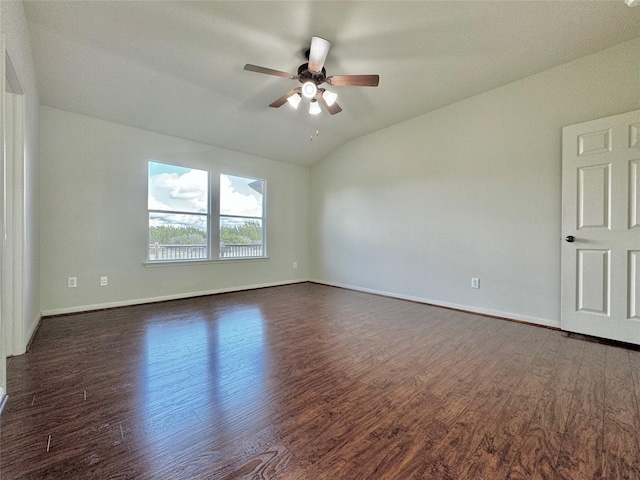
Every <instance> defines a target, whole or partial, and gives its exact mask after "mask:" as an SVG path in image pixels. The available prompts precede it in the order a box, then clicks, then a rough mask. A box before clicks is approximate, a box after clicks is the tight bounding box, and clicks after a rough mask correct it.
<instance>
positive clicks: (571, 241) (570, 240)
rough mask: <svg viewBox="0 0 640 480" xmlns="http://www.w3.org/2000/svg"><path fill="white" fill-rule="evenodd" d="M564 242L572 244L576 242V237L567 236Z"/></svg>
mask: <svg viewBox="0 0 640 480" xmlns="http://www.w3.org/2000/svg"><path fill="white" fill-rule="evenodd" d="M565 240H566V241H567V242H569V243H573V242H575V240H576V237H574V236H573V235H569V236H568V237H567V238H565Z"/></svg>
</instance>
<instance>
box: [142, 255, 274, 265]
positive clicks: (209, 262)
mask: <svg viewBox="0 0 640 480" xmlns="http://www.w3.org/2000/svg"><path fill="white" fill-rule="evenodd" d="M267 260H269V257H247V258H220V259H215V260H209V259H207V260H165V261H158V262H148V261H147V262H142V265H143V266H144V267H151V268H155V267H185V266H191V265H212V264H220V263H245V262H266V261H267Z"/></svg>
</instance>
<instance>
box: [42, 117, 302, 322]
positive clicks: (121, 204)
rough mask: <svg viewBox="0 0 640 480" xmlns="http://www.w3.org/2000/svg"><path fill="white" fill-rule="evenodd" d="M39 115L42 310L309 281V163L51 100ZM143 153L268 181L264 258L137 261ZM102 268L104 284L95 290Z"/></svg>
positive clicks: (143, 202)
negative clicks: (73, 280) (102, 116)
mask: <svg viewBox="0 0 640 480" xmlns="http://www.w3.org/2000/svg"><path fill="white" fill-rule="evenodd" d="M40 122H41V123H40V146H41V164H42V165H41V168H42V169H41V179H42V182H41V190H40V194H41V234H42V236H41V290H42V295H41V298H42V310H43V314H45V315H47V314H55V313H62V312H70V311H78V310H86V309H92V308H99V307H105V306H113V305H125V304H131V303H137V302H140V301H149V300H157V299H164V298H177V297H180V296H192V295H196V294H198V293H208V292H217V291H225V290H235V289H242V288H245V287H251V286H261V285H273V284H279V283H287V282H295V281H303V280H306V279H307V278H308V247H309V241H308V231H309V227H308V189H309V170H308V169H307V168H302V167H297V166H293V165H289V164H285V163H281V162H275V161H272V160H267V159H264V158H258V157H253V156H250V155H245V154H241V153H238V152H233V151H229V150H225V149H222V148H216V147H213V146H209V145H203V144H199V143H195V142H191V141H187V140H183V139H179V138H175V137H170V136H166V135H161V134H157V133H152V132H148V131H145V130H140V129H136V128H132V127H127V126H123V125H118V124H115V123H111V122H107V121H103V120H97V119H94V118H90V117H85V116H81V115H77V114H73V113H69V112H65V111H62V110H57V109H53V108H50V107H41V110H40ZM148 160H156V161H160V162H165V163H176V164H183V165H186V166H190V167H193V168H200V169H206V170H210V169H211V168H215V169H221V170H222V171H223V172H224V173H230V174H237V175H246V176H252V177H259V178H264V179H266V181H267V242H268V255H269V257H270V258H269V259H268V260H244V261H226V262H211V263H206V264H195V265H186V266H185V265H182V266H145V265H143V263H144V262H145V260H146V255H147V252H146V246H145V245H146V243H147V224H148V212H147V169H148V166H147V162H148ZM294 261H297V262H298V269H295V270H294V269H293V262H294ZM104 275H106V276H108V278H109V285H108V286H107V287H100V286H99V278H100V276H104ZM69 276H75V277H77V278H78V287H77V288H68V287H67V277H69Z"/></svg>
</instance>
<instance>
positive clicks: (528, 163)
mask: <svg viewBox="0 0 640 480" xmlns="http://www.w3.org/2000/svg"><path fill="white" fill-rule="evenodd" d="M405 93H406V92H405ZM639 107H640V40H636V41H632V42H627V43H625V44H621V45H618V46H616V47H614V48H611V49H608V50H605V51H602V52H600V53H597V54H594V55H590V56H588V57H584V58H582V59H579V60H577V61H574V62H571V63H568V64H565V65H561V66H559V67H556V68H554V69H552V70H548V71H546V72H543V73H540V74H538V75H535V76H532V77H528V78H526V79H523V80H521V81H518V82H515V83H512V84H509V85H505V86H503V87H500V88H498V89H496V90H493V91H490V92H486V93H484V94H481V95H478V96H475V97H473V98H469V99H467V100H464V101H462V102H459V103H457V104H454V105H450V106H448V107H445V108H442V109H440V110H437V111H434V112H431V113H428V114H425V115H423V116H420V117H418V118H415V119H413V120H410V121H407V122H404V123H402V124H399V125H396V126H393V127H391V128H387V129H385V130H382V131H379V132H376V133H373V134H371V135H368V136H366V137H362V138H359V139H356V140H354V141H352V142H350V143H349V144H347V145H345V146H344V147H343V148H341V149H339V150H338V151H336V152H334V153H333V154H331V155H330V156H329V157H327V158H326V159H324V160H323V161H322V162H320V163H319V164H317V165H316V166H314V167H313V168H312V171H311V188H312V194H311V204H310V205H311V235H310V238H311V250H310V251H311V252H312V255H311V278H312V279H313V280H316V281H318V282H323V283H328V284H334V285H341V286H348V287H352V288H357V289H362V290H366V291H374V292H380V293H384V294H390V295H394V296H399V297H405V298H412V299H417V300H421V301H426V302H430V303H435V304H440V305H445V306H453V307H459V308H463V309H468V310H471V311H476V312H482V313H489V314H495V315H500V316H504V317H508V318H513V319H519V320H525V321H531V322H536V323H540V324H547V325H555V326H558V325H559V318H560V245H561V241H562V240H561V239H562V233H561V231H560V212H561V188H560V184H561V127H562V126H564V125H568V124H573V123H578V122H582V121H586V120H590V119H594V118H599V117H604V116H608V115H612V114H616V113H621V112H626V111H629V110H633V109H637V108H639ZM471 277H479V278H480V282H481V283H480V286H481V288H480V289H479V290H472V289H471V288H470V280H471Z"/></svg>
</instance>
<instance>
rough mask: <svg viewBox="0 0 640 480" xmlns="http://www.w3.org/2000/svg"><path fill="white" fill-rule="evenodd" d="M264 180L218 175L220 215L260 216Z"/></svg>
mask: <svg viewBox="0 0 640 480" xmlns="http://www.w3.org/2000/svg"><path fill="white" fill-rule="evenodd" d="M263 192H264V180H256V179H255V178H245V177H236V176H233V175H224V174H223V175H220V215H238V216H242V217H262V196H263Z"/></svg>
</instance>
